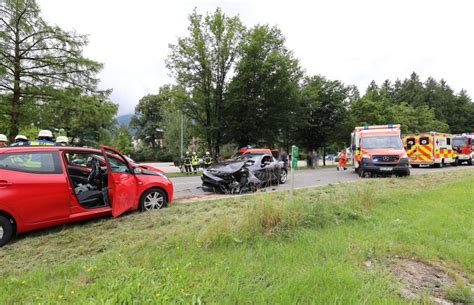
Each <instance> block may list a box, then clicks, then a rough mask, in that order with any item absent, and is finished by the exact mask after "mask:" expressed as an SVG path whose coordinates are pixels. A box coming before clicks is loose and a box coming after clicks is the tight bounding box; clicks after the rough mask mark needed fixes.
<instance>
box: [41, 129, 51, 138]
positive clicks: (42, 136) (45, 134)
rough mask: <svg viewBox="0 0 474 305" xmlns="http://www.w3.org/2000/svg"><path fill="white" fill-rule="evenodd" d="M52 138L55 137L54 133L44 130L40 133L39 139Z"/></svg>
mask: <svg viewBox="0 0 474 305" xmlns="http://www.w3.org/2000/svg"><path fill="white" fill-rule="evenodd" d="M52 137H53V133H52V132H51V130H47V129H44V130H40V132H39V133H38V138H52Z"/></svg>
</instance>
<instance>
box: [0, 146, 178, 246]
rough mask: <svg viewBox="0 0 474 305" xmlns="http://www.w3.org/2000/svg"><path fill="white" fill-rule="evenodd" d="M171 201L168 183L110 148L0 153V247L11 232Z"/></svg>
mask: <svg viewBox="0 0 474 305" xmlns="http://www.w3.org/2000/svg"><path fill="white" fill-rule="evenodd" d="M172 200H173V183H172V182H171V181H170V180H168V178H167V177H166V176H165V175H164V174H163V173H162V172H161V171H159V170H156V169H154V170H151V169H146V168H143V167H141V166H139V165H137V164H135V163H130V162H129V161H128V159H127V158H126V157H125V156H123V155H122V154H121V153H120V152H119V151H117V150H115V149H114V148H112V147H107V146H101V149H100V150H98V149H91V148H79V147H62V146H48V147H40V146H19V147H7V148H0V246H3V245H4V244H6V243H7V242H8V241H9V240H10V239H11V238H12V237H13V236H14V235H15V234H16V233H22V232H26V231H31V230H36V229H40V228H45V227H49V226H54V225H60V224H64V223H69V222H74V221H79V220H84V219H89V218H94V217H100V216H104V215H110V214H111V215H112V216H113V217H117V216H119V215H121V214H122V213H124V212H126V211H130V210H137V209H139V210H142V211H147V210H153V209H160V208H162V207H164V206H167V205H169V204H170V203H171V201H172Z"/></svg>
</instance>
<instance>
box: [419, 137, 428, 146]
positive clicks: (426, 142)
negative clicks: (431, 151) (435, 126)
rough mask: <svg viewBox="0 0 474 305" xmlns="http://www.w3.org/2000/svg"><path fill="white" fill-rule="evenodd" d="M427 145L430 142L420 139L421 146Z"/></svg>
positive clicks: (426, 139)
mask: <svg viewBox="0 0 474 305" xmlns="http://www.w3.org/2000/svg"><path fill="white" fill-rule="evenodd" d="M429 143H430V140H429V139H428V138H420V144H421V145H428V144H429Z"/></svg>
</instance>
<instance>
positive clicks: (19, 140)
mask: <svg viewBox="0 0 474 305" xmlns="http://www.w3.org/2000/svg"><path fill="white" fill-rule="evenodd" d="M28 144H29V141H28V138H27V137H26V136H24V135H21V134H19V135H17V136H16V137H15V142H14V143H13V144H12V145H11V146H24V145H28Z"/></svg>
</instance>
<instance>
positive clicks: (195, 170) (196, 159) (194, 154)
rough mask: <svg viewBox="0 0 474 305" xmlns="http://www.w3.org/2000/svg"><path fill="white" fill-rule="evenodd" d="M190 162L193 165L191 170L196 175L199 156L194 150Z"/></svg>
mask: <svg viewBox="0 0 474 305" xmlns="http://www.w3.org/2000/svg"><path fill="white" fill-rule="evenodd" d="M191 164H192V165H193V172H194V174H195V175H197V171H198V167H199V158H198V156H197V154H196V152H195V151H193V156H192V158H191Z"/></svg>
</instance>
